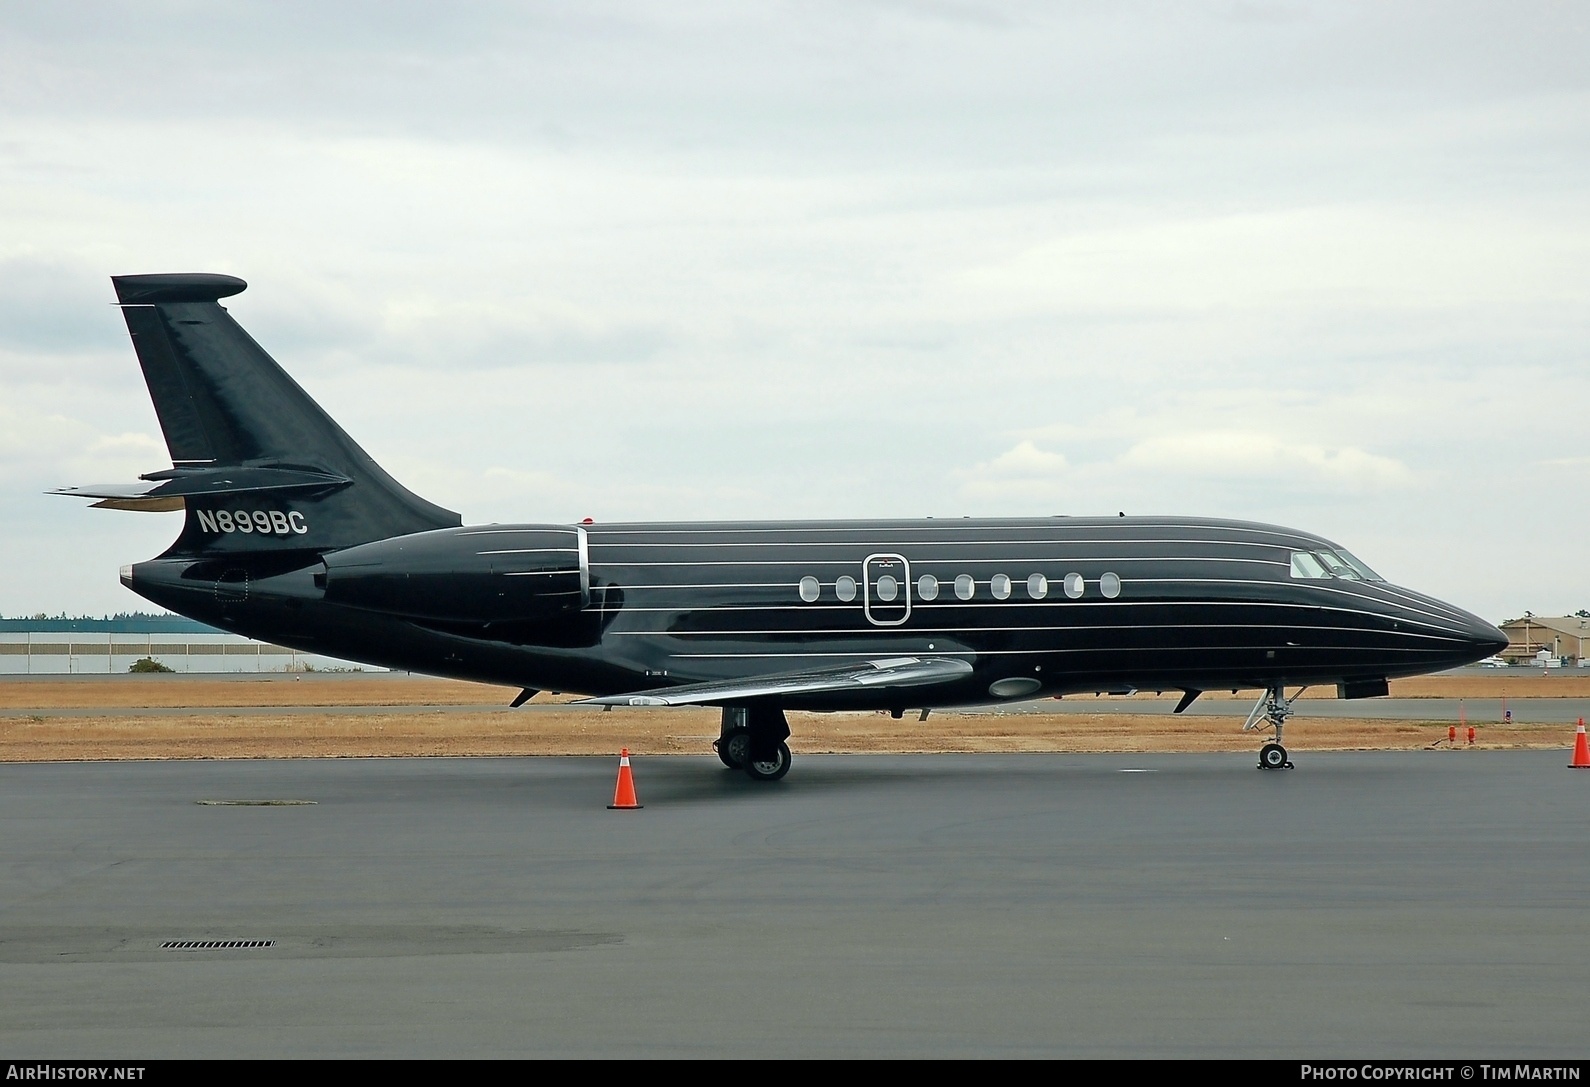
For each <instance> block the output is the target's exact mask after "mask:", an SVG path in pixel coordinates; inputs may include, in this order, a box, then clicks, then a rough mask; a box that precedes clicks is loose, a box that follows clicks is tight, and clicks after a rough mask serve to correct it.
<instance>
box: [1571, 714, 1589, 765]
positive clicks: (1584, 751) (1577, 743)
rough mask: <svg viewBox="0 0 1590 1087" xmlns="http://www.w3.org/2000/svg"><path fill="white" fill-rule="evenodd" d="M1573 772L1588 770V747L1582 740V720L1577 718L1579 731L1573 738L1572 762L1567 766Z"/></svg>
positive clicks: (1583, 739)
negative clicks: (1573, 770)
mask: <svg viewBox="0 0 1590 1087" xmlns="http://www.w3.org/2000/svg"><path fill="white" fill-rule="evenodd" d="M1568 765H1569V766H1571V767H1573V768H1574V769H1575V770H1590V745H1586V743H1585V738H1584V718H1583V717H1581V718H1579V730H1578V731H1577V732H1575V733H1574V737H1573V761H1572V762H1570V763H1569V764H1568Z"/></svg>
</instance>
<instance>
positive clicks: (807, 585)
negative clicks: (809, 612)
mask: <svg viewBox="0 0 1590 1087" xmlns="http://www.w3.org/2000/svg"><path fill="white" fill-rule="evenodd" d="M821 592H822V587H821V586H820V585H818V584H817V579H816V578H814V577H803V578H801V599H802V600H804V601H806V603H808V604H810V603H811V602H812V601H813V600H816V599H817V597H818V594H820V593H821Z"/></svg>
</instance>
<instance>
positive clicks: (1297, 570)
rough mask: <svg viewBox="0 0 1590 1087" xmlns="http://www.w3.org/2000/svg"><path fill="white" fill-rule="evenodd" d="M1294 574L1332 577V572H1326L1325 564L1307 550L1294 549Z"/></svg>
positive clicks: (1298, 575)
mask: <svg viewBox="0 0 1590 1087" xmlns="http://www.w3.org/2000/svg"><path fill="white" fill-rule="evenodd" d="M1292 576H1293V577H1307V578H1316V577H1330V574H1328V573H1326V572H1325V566H1324V564H1322V563H1321V562H1320V561H1319V559H1317V558H1315V557H1314V556H1313V555H1311V554H1309V553H1308V552H1307V551H1294V552H1292Z"/></svg>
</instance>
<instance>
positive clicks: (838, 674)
mask: <svg viewBox="0 0 1590 1087" xmlns="http://www.w3.org/2000/svg"><path fill="white" fill-rule="evenodd" d="M971 674H972V666H971V665H970V664H968V663H967V662H966V661H963V660H959V659H957V658H955V657H887V658H883V659H880V660H871V661H864V662H862V663H861V664H843V665H839V666H838V667H835V668H817V669H813V670H811V671H804V672H781V673H776V674H774V675H768V676H753V677H750V678H747V679H723V680H713V681H712V682H709V683H687V684H685V685H683V686H680V687H656V688H653V689H652V690H649V691H632V692H630V693H629V694H610V695H604V696H603V697H601V698H582V699H580V700H579V701H578V702H576V703H575V705H587V706H695V705H701V704H702V703H710V702H730V701H739V700H742V699H747V698H770V697H778V696H780V695H802V694H825V693H827V692H830V691H855V690H880V689H891V688H897V687H926V686H931V685H933V684H935V683H947V682H949V681H951V680H956V679H964V678H965V677H967V676H969V675H971Z"/></svg>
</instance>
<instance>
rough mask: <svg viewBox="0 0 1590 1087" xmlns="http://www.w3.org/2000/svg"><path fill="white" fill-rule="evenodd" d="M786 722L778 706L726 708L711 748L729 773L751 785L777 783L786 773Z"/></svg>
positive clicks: (787, 759) (787, 755) (787, 724)
mask: <svg viewBox="0 0 1590 1087" xmlns="http://www.w3.org/2000/svg"><path fill="white" fill-rule="evenodd" d="M787 739H789V722H787V721H785V720H784V711H783V710H781V709H779V708H778V707H777V706H725V707H723V726H722V728H721V730H720V731H719V734H718V738H717V739H716V740H715V741H713V744H712V746H713V748H714V749H715V750H716V751H717V752H718V759H719V760H720V761H721V762H722V763H723V765H725V766H727V767H728V768H729V769H731V770H744V771H745V773H746V776H747V777H749V778H751V779H752V780H753V781H777V780H778V779H779V778H781V777H783V776H784V775H785V774H787V773H789V765H790V754H789V744H787V743H785V742H784V741H785V740H787Z"/></svg>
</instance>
